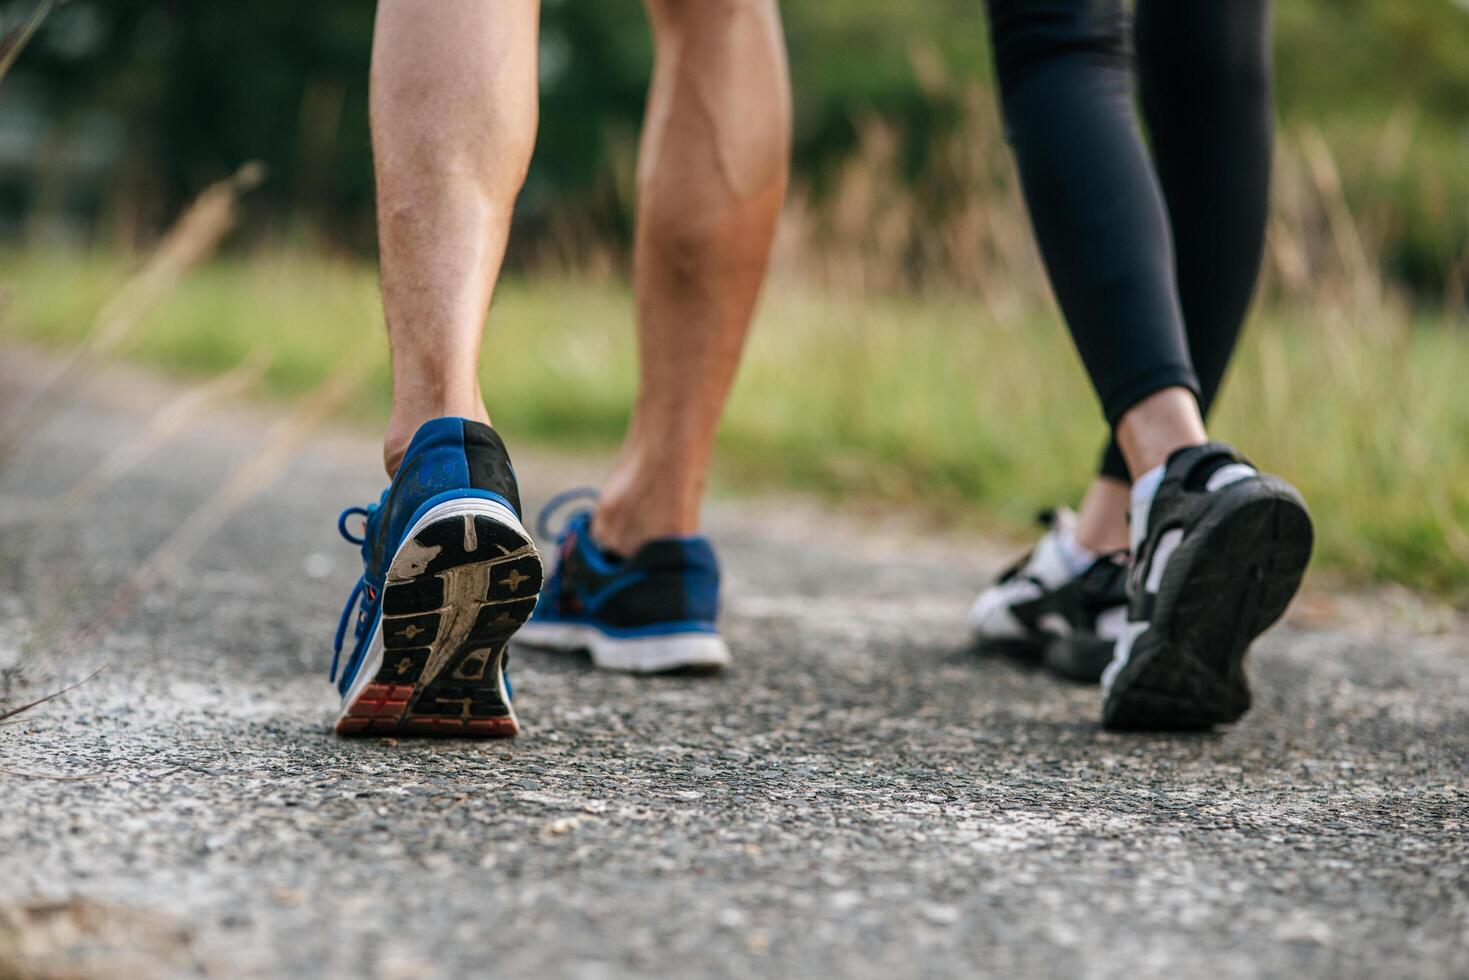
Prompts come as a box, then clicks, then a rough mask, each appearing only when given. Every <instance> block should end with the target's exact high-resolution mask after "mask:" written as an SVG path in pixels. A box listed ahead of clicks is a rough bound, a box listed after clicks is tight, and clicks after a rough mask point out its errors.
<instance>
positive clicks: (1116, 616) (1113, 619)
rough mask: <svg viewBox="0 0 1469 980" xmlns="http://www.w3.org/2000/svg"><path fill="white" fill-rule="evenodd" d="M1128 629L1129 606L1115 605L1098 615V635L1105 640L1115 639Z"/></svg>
mask: <svg viewBox="0 0 1469 980" xmlns="http://www.w3.org/2000/svg"><path fill="white" fill-rule="evenodd" d="M1125 629H1127V607H1126V606H1113V607H1112V608H1111V609H1108V610H1106V611H1105V612H1103V613H1102V614H1101V615H1100V616H1098V617H1097V636H1098V638H1100V639H1103V640H1115V639H1117V638H1118V637H1119V636H1121V635H1122V631H1123V630H1125Z"/></svg>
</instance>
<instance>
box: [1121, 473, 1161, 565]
mask: <svg viewBox="0 0 1469 980" xmlns="http://www.w3.org/2000/svg"><path fill="white" fill-rule="evenodd" d="M1166 469H1167V467H1166V466H1165V465H1164V464H1162V463H1159V464H1158V465H1157V466H1155V467H1153V468H1152V469H1150V470H1148V471H1147V472H1146V473H1144V474H1143V475H1142V476H1140V477H1138V478H1137V480H1136V481H1134V483H1133V484H1132V494H1131V501H1132V506H1131V508H1129V513H1128V517H1127V535H1128V542H1129V544H1130V545H1131V547H1130V548H1129V549H1128V550H1129V551H1131V552H1132V553H1133V554H1134V555H1135V554H1137V549H1138V545H1140V544H1142V543H1143V541H1144V540H1145V539H1146V538H1147V536H1148V513H1149V511H1151V510H1152V509H1153V498H1154V497H1155V496H1157V495H1158V487H1160V486H1162V485H1163V474H1164V472H1165V471H1166Z"/></svg>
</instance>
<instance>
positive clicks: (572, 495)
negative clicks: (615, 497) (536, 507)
mask: <svg viewBox="0 0 1469 980" xmlns="http://www.w3.org/2000/svg"><path fill="white" fill-rule="evenodd" d="M599 496H601V494H600V493H599V492H598V491H597V488H596V487H573V488H572V489H570V490H563V491H561V492H560V493H558V494H557V495H556V496H554V497H552V498H551V499H550V500H548V501H546V506H544V507H542V508H541V512H540V514H538V515H537V516H536V534H538V535H539V536H540V537H541V538H542V539H543V540H546V541H554V540H556V538H557V537H558V536H559V534H560V531H558V532H557V533H556V534H552V533H551V518H552V517H554V516H555V514H556V512H557V511H558V510H560V509H561V508H562V507H565V506H566V505H567V504H569V503H571V502H572V501H574V500H596V499H597V498H598V497H599ZM564 529H565V525H563V526H562V530H564Z"/></svg>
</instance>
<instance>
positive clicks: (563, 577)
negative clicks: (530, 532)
mask: <svg viewBox="0 0 1469 980" xmlns="http://www.w3.org/2000/svg"><path fill="white" fill-rule="evenodd" d="M594 495H595V494H594V492H592V491H579V490H578V491H571V492H569V493H565V494H561V495H560V496H558V497H556V498H555V499H553V500H552V501H551V502H550V503H549V504H547V505H546V508H545V509H544V510H543V511H542V512H541V519H540V521H539V528H538V530H539V531H540V534H541V536H542V537H544V538H550V537H551V535H550V533H549V532H548V528H547V524H546V522H547V519H548V518H549V517H550V515H551V514H552V513H553V512H554V511H555V510H556V509H557V508H558V507H560V506H561V505H562V504H564V503H567V502H569V501H570V500H573V499H576V498H577V497H581V496H594ZM591 524H592V512H591V510H590V509H586V510H582V511H580V512H578V513H576V514H574V515H573V516H572V518H571V520H570V521H568V522H567V524H566V527H565V529H563V530H562V532H561V534H560V535H559V536H558V538H557V544H556V550H557V556H558V558H557V562H556V569H555V571H554V572H553V573H552V574H551V576H550V577H549V578H548V579H547V580H546V588H545V590H544V591H542V593H541V598H540V601H539V602H538V603H537V604H536V608H535V613H534V615H532V616H531V619H530V622H528V623H526V624H525V626H524V628H523V629H521V631H520V632H519V633H518V634H516V637H515V639H516V642H517V643H523V644H525V645H527V646H533V647H541V648H545V649H550V650H562V651H582V650H584V651H586V652H587V653H589V654H590V655H591V658H592V663H593V664H595V665H596V666H597V667H601V668H603V669H604V670H621V671H628V672H631V673H637V674H652V673H660V672H662V671H669V670H691V669H692V670H717V669H719V668H721V667H724V666H725V665H727V664H728V663H729V648H728V647H727V646H725V643H724V640H723V638H722V637H721V636H720V635H719V627H718V626H717V625H716V622H715V620H716V619H717V617H718V612H719V562H718V560H717V559H716V558H715V557H714V549H713V548H712V547H711V546H710V544H709V541H708V540H707V539H706V538H703V537H672V538H658V539H655V540H653V541H649V542H648V543H646V544H644V545H643V546H642V547H641V548H639V549H638V550H637V552H636V553H635V554H633V555H632V556H631V557H628V558H623V557H621V556H619V555H615V554H612V553H611V552H608V551H604V550H603V549H602V548H601V547H599V546H598V545H597V543H596V541H594V540H593V539H592V533H591Z"/></svg>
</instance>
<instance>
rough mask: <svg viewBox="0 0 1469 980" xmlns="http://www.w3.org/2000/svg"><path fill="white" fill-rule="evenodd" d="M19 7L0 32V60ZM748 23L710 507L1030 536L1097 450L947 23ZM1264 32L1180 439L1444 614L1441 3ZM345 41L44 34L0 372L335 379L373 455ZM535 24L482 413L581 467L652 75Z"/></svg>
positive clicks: (1455, 524)
mask: <svg viewBox="0 0 1469 980" xmlns="http://www.w3.org/2000/svg"><path fill="white" fill-rule="evenodd" d="M33 2H34V0H0V26H3V27H5V28H9V27H11V26H13V25H14V24H15V23H17V22H18V21H19V20H20V19H21V18H22V17H24V16H25V15H26V14H28V13H29V12H30V10H31V9H33V8H32V4H33ZM484 2H487V3H490V2H516V0H484ZM1175 2H1179V3H1185V2H1187V3H1197V2H1220V3H1227V2H1232V0H1175ZM783 11H784V21H785V25H786V33H787V39H788V42H789V47H790V52H791V60H792V81H793V84H794V90H795V97H796V103H797V106H796V142H795V171H794V181H793V186H792V189H791V194H790V198H789V201H788V205H787V208H786V210H785V213H784V215H783V218H782V224H781V229H780V234H779V236H778V239H777V243H776V250H777V254H776V258H775V261H774V262H773V263H772V277H771V278H772V282H771V285H770V288H768V289H767V296H766V300H765V302H764V304H763V305H762V309H761V313H760V324H759V326H758V328H757V329H756V330H755V331H754V333H753V335H752V341H751V346H750V349H749V352H748V354H747V356H746V359H745V364H744V367H743V369H742V373H741V377H740V381H739V384H738V385H737V387H736V390H735V393H734V397H733V401H732V403H731V406H730V410H729V413H728V415H727V417H726V419H725V423H724V426H723V429H722V431H721V437H720V439H721V443H720V447H721V448H720V453H719V464H718V470H717V474H716V476H717V478H718V480H719V481H720V483H721V485H722V486H725V487H731V486H733V487H739V488H744V487H747V486H751V485H774V486H777V487H787V486H797V487H802V488H805V489H808V490H813V491H816V492H821V493H829V494H831V495H833V496H835V497H840V498H841V499H843V500H854V499H855V500H864V499H866V500H877V501H881V502H883V503H884V504H886V503H887V502H898V503H900V504H904V505H915V506H919V507H922V508H924V509H926V510H927V511H928V512H930V513H932V514H934V515H937V516H939V517H942V518H949V517H952V518H954V519H960V520H966V521H975V522H977V523H979V524H981V525H984V526H986V527H989V528H992V529H999V530H1005V531H1008V532H1013V533H1015V534H1017V535H1029V534H1030V533H1032V532H1031V531H1030V529H1029V528H1028V526H1027V525H1028V518H1029V515H1031V514H1034V512H1035V511H1036V510H1037V509H1038V508H1040V507H1044V506H1051V505H1054V504H1056V503H1057V502H1063V501H1068V500H1071V501H1074V500H1075V499H1076V497H1077V495H1078V494H1079V493H1080V491H1081V489H1082V488H1083V486H1084V485H1085V483H1086V481H1087V478H1088V476H1089V474H1090V473H1091V471H1092V467H1093V465H1094V460H1095V454H1096V453H1097V451H1098V450H1099V449H1100V446H1101V443H1102V439H1103V435H1104V432H1103V428H1104V427H1103V423H1102V420H1101V418H1100V415H1099V413H1098V412H1097V411H1096V407H1095V403H1094V400H1093V397H1092V394H1091V391H1090V388H1089V387H1088V385H1087V384H1086V382H1085V379H1084V376H1083V375H1082V373H1081V370H1080V367H1079V365H1078V364H1077V362H1076V359H1075V357H1074V355H1073V353H1072V352H1071V351H1070V349H1069V341H1068V340H1067V338H1066V334H1065V332H1064V331H1063V330H1062V329H1060V327H1059V325H1058V324H1057V322H1056V321H1057V314H1056V311H1055V309H1054V305H1053V303H1052V301H1051V298H1050V294H1049V290H1048V288H1047V285H1046V281H1045V277H1044V274H1043V272H1042V269H1041V266H1040V263H1039V261H1038V259H1037V256H1036V254H1035V247H1034V244H1033V242H1032V238H1031V234H1030V229H1029V224H1028V221H1027V218H1026V215H1025V211H1024V209H1023V207H1022V205H1021V202H1020V197H1019V194H1018V191H1017V187H1016V179H1015V174H1014V168H1013V165H1012V163H1011V160H1010V155H1009V152H1008V149H1007V147H1006V146H1005V144H1004V139H1003V132H1002V128H1001V125H1000V121H999V118H998V112H997V106H996V100H995V97H994V93H993V91H992V75H991V70H990V66H989V57H988V50H987V39H986V28H985V16H984V7H983V3H982V0H908V2H906V3H893V2H891V0H840V2H819V0H787V2H786V3H785V4H783ZM1276 14H1277V16H1276V20H1275V25H1276V65H1277V86H1276V88H1277V105H1278V110H1279V117H1280V123H1281V126H1280V139H1279V142H1278V152H1277V166H1276V175H1275V183H1274V189H1273V199H1272V215H1271V220H1270V227H1269V234H1268V241H1267V249H1266V256H1265V262H1264V270H1263V271H1264V275H1263V285H1262V290H1261V293H1262V297H1261V302H1260V303H1259V304H1257V309H1256V313H1255V315H1254V317H1253V323H1252V325H1251V327H1250V329H1249V330H1248V331H1247V332H1246V335H1245V341H1244V344H1243V346H1242V349H1241V352H1240V356H1239V358H1238V363H1237V364H1236V366H1235V368H1234V370H1233V371H1232V372H1231V376H1230V379H1229V381H1228V384H1227V385H1226V387H1225V389H1224V395H1223V398H1222V399H1221V404H1220V410H1219V413H1218V416H1217V418H1216V419H1215V420H1213V423H1212V424H1211V429H1212V430H1213V431H1215V432H1216V433H1217V434H1218V435H1220V436H1221V437H1222V438H1225V439H1229V440H1231V441H1235V442H1237V443H1239V444H1241V445H1242V446H1245V447H1247V448H1248V449H1249V451H1250V452H1251V454H1252V456H1253V457H1254V458H1255V459H1256V460H1257V461H1258V462H1259V463H1261V464H1262V465H1264V466H1266V467H1267V468H1270V469H1273V470H1276V471H1279V472H1283V473H1286V474H1288V475H1289V476H1290V478H1291V479H1292V480H1293V481H1294V482H1296V483H1297V484H1298V485H1299V486H1300V487H1301V489H1302V490H1303V491H1304V493H1305V494H1306V496H1307V498H1308V499H1309V500H1310V501H1311V503H1312V507H1313V510H1314V511H1315V513H1316V515H1317V524H1318V528H1319V531H1320V541H1319V547H1318V559H1319V561H1318V563H1317V567H1318V568H1320V569H1323V570H1325V569H1329V570H1332V571H1333V572H1334V573H1336V574H1343V575H1346V576H1348V577H1352V578H1356V579H1360V580H1379V581H1381V580H1387V581H1393V582H1399V583H1403V584H1407V585H1410V586H1414V587H1417V588H1422V589H1426V590H1430V591H1433V592H1436V593H1438V594H1441V595H1446V596H1451V597H1453V598H1454V599H1455V600H1457V601H1460V602H1464V603H1469V399H1466V398H1464V397H1463V387H1464V382H1463V379H1464V377H1465V376H1466V374H1469V303H1466V293H1469V290H1466V281H1469V0H1277V2H1276ZM372 21H373V4H371V3H368V2H365V0H315V2H312V3H301V2H292V3H287V2H284V0H254V2H251V3H249V4H243V3H222V2H217V0H68V2H67V3H65V4H64V5H62V6H60V7H58V8H57V9H56V10H55V12H54V13H53V15H52V16H51V18H50V20H49V21H48V22H47V23H46V24H45V26H44V27H43V29H42V31H41V33H40V34H39V35H37V37H36V38H35V40H34V41H33V43H32V44H31V46H30V47H29V48H27V49H26V51H25V52H24V53H23V55H22V57H21V59H20V61H19V63H18V64H17V66H16V68H15V70H14V71H13V72H12V74H11V75H10V76H9V77H7V78H6V79H5V81H4V84H3V85H0V285H3V289H0V338H15V339H18V340H21V341H23V342H40V343H49V344H56V345H61V346H64V347H71V348H73V349H76V348H78V347H79V346H81V347H85V345H86V344H89V343H91V344H94V345H95V344H96V341H97V338H98V336H99V335H100V336H107V337H110V338H111V340H110V341H109V343H110V344H111V346H110V348H109V353H112V352H115V353H117V354H119V355H122V356H126V357H129V358H136V359H140V360H143V361H146V362H148V363H150V364H153V365H155V366H162V367H164V368H165V369H168V370H171V371H175V372H178V373H180V374H183V375H185V376H195V377H199V376H205V377H207V376H212V375H216V374H219V373H220V372H224V371H228V370H231V369H233V368H235V367H236V366H238V365H240V364H242V363H245V362H247V361H248V360H249V359H251V358H253V357H255V356H257V355H260V354H266V355H268V356H269V358H270V367H269V370H268V372H267V374H266V377H265V379H264V387H265V388H266V390H267V391H269V392H271V393H275V394H278V395H282V396H288V397H294V396H298V395H300V394H302V393H304V392H307V391H310V390H312V389H313V387H315V386H316V385H319V384H321V383H322V382H323V380H324V379H326V378H328V377H330V376H331V375H332V372H333V371H334V370H336V369H337V368H338V367H339V366H340V364H341V362H342V361H343V359H344V358H346V357H348V356H349V354H352V355H355V354H356V353H359V352H361V351H363V350H364V349H366V350H367V351H368V352H369V353H370V354H371V356H374V357H376V358H378V362H377V365H378V369H377V373H376V374H375V375H374V378H373V381H372V383H371V384H370V385H369V386H365V387H364V388H363V390H362V391H361V397H360V398H359V399H358V401H357V402H356V403H355V404H354V406H353V408H354V415H355V417H357V418H359V419H363V420H367V421H369V422H371V421H379V420H382V419H383V418H384V417H385V413H386V406H387V371H386V365H385V360H386V352H385V350H384V346H385V345H384V344H383V342H382V338H383V330H382V327H381V309H380V305H379V302H378V297H377V288H376V275H375V270H374V269H373V267H372V259H373V250H374V243H373V185H372V166H371V152H370V146H369V139H368V128H367V69H368V62H369V57H370V48H371V40H372ZM542 23H543V31H542V39H541V49H540V71H541V82H542V86H541V89H542V93H541V94H542V103H541V122H540V133H539V145H538V148H537V154H536V157H535V161H534V163H533V165H532V170H531V173H530V176H529V178H528V181H527V184H526V187H525V190H524V192H523V193H522V195H521V197H520V200H519V202H518V208H517V215H516V228H515V230H514V233H513V235H512V239H511V255H510V260H509V262H510V268H511V275H510V276H509V277H508V280H507V281H506V282H505V283H504V284H503V285H502V286H501V288H500V289H499V290H498V291H497V293H496V299H495V308H494V310H492V311H491V315H490V320H491V337H492V341H491V345H490V350H491V351H492V352H493V353H492V354H491V355H488V357H492V358H493V361H494V364H495V366H496V370H495V371H494V373H493V378H490V377H489V376H487V387H486V390H487V392H488V394H489V398H490V402H491V410H492V412H493V413H494V418H495V419H496V423H497V425H501V426H502V427H503V428H504V429H505V431H507V432H509V433H513V436H514V438H515V439H516V440H517V441H518V442H519V441H534V442H540V443H546V444H555V445H560V446H563V447H568V448H573V449H576V450H584V449H589V448H590V449H595V450H606V449H609V448H610V447H612V446H614V445H615V444H616V442H617V440H618V439H619V437H620V433H621V431H622V428H623V426H624V425H625V424H626V421H627V413H628V406H629V405H630V403H631V400H632V393H633V389H634V386H635V379H636V352H635V345H634V343H633V334H632V330H631V329H630V322H631V319H632V312H631V307H632V303H631V297H630V296H629V295H628V288H627V283H626V275H625V273H626V271H627V263H628V255H627V252H628V242H629V238H630V233H631V226H632V216H633V204H634V200H633V174H634V171H635V156H636V147H637V129H638V124H639V120H640V117H641V113H642V108H643V96H644V86H645V84H646V81H647V78H648V76H649V73H650V69H651V61H652V51H651V47H650V42H649V38H648V32H647V27H646V22H645V19H644V16H643V13H642V10H641V4H640V3H639V2H637V0H544V3H543V17H542ZM247 160H260V161H262V162H264V163H265V164H266V165H267V166H268V168H269V171H270V173H269V179H268V180H267V181H266V182H265V184H264V185H263V186H262V187H261V188H260V189H258V190H256V191H254V192H253V193H252V194H250V196H249V197H248V198H247V200H246V202H245V206H244V207H243V208H242V209H240V210H239V214H240V216H241V217H242V219H243V223H242V227H240V228H239V229H238V230H237V231H235V232H234V234H233V235H232V236H231V237H230V239H229V240H228V251H227V252H226V254H225V255H223V256H220V257H218V258H216V259H214V260H213V261H211V262H209V263H208V264H200V260H202V259H203V257H204V256H206V255H207V254H208V253H209V252H210V250H211V249H212V247H213V242H214V241H215V240H217V236H219V235H223V234H224V230H225V229H226V228H227V227H228V226H229V224H230V216H229V211H230V208H229V201H230V192H229V191H228V190H226V189H224V188H221V187H216V189H215V192H213V195H214V196H213V197H212V198H211V200H212V203H211V204H210V205H209V206H208V207H204V208H202V210H201V209H200V208H198V207H196V208H195V209H194V210H192V211H190V212H189V213H190V214H192V215H193V218H186V219H184V220H182V221H178V215H179V214H180V212H181V211H182V210H183V209H184V208H185V205H186V204H187V203H188V202H190V201H192V200H194V199H195V197H196V196H197V195H198V194H199V193H200V192H201V191H202V190H203V189H204V188H206V187H208V186H210V185H211V184H213V183H214V182H216V181H218V180H220V179H221V178H223V177H225V176H227V175H229V174H231V173H234V172H236V170H237V168H239V167H240V165H241V164H242V163H243V162H244V161H247ZM221 194H222V195H223V196H222V197H221V196H219V195H221ZM176 221H178V223H177V224H175V222H176ZM170 227H172V228H173V231H172V232H171V233H170V234H169V235H168V236H167V237H162V236H164V234H165V231H166V230H167V229H169V228H170ZM160 240H162V241H163V243H164V244H163V245H162V246H160V245H159V242H160ZM140 269H141V270H142V271H141V272H140V271H139V270H140ZM160 269H161V270H162V273H163V274H161V275H160V274H158V273H159V270H160ZM140 291H141V292H143V293H146V294H147V296H148V300H147V302H140V301H138V299H137V297H138V295H139V292H140ZM120 297H121V298H122V299H123V300H126V302H120V300H119V298H120ZM119 309H122V310H123V311H124V312H125V313H126V316H124V318H123V319H124V320H126V321H127V323H128V330H127V331H126V332H127V337H126V338H125V339H121V332H120V331H119V330H118V329H117V324H118V322H119V321H118V310H119ZM134 328H136V329H134ZM817 364H819V365H821V370H812V365H817ZM0 394H3V393H0ZM1283 420H1289V422H1288V424H1287V423H1285V422H1283Z"/></svg>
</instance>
